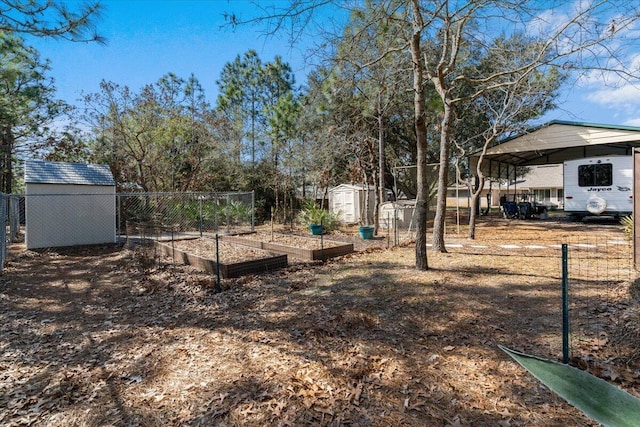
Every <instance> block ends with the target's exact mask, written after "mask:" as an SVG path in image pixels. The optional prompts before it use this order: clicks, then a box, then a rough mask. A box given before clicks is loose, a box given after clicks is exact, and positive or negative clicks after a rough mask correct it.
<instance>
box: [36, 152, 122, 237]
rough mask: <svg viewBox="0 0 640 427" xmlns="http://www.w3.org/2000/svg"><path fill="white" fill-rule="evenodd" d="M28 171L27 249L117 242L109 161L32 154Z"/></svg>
mask: <svg viewBox="0 0 640 427" xmlns="http://www.w3.org/2000/svg"><path fill="white" fill-rule="evenodd" d="M24 172H25V173H24V180H25V221H26V227H25V229H26V232H25V243H26V247H27V249H35V248H49V247H61V246H78V245H92V244H102V243H115V241H116V186H115V180H114V179H113V175H112V174H111V170H110V169H109V166H107V165H92V164H81V163H64V162H45V161H41V160H27V161H26V162H25V168H24Z"/></svg>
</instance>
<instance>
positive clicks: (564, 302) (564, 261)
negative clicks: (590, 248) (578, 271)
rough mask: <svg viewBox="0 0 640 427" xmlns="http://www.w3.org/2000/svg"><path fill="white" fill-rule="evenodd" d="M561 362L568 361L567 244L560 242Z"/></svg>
mask: <svg viewBox="0 0 640 427" xmlns="http://www.w3.org/2000/svg"><path fill="white" fill-rule="evenodd" d="M562 363H565V364H567V363H569V246H568V245H567V244H566V243H563V244H562Z"/></svg>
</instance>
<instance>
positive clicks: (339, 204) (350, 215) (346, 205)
mask: <svg viewBox="0 0 640 427" xmlns="http://www.w3.org/2000/svg"><path fill="white" fill-rule="evenodd" d="M334 197H335V199H334V202H333V209H334V211H336V212H338V211H339V212H340V219H341V220H342V221H344V222H357V219H356V209H355V192H354V191H351V190H341V191H337V192H336V193H335V194H334Z"/></svg>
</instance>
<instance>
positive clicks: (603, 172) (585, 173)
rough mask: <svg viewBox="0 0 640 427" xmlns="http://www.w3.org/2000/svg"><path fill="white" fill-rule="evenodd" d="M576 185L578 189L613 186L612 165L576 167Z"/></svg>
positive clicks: (599, 164) (600, 164) (601, 164)
mask: <svg viewBox="0 0 640 427" xmlns="http://www.w3.org/2000/svg"><path fill="white" fill-rule="evenodd" d="M578 185H579V186H580V187H609V186H611V185H613V165H612V164H611V163H598V164H595V165H580V166H578Z"/></svg>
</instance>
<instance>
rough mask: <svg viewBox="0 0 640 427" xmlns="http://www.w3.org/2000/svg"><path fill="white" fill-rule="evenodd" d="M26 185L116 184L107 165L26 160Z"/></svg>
mask: <svg viewBox="0 0 640 427" xmlns="http://www.w3.org/2000/svg"><path fill="white" fill-rule="evenodd" d="M24 182H25V183H26V184H69V185H97V186H112V185H115V184H116V182H115V180H114V179H113V175H112V174H111V170H110V169H109V166H107V165H92V164H82V163H65V162H45V161H43V160H27V161H26V162H25V166H24Z"/></svg>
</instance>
